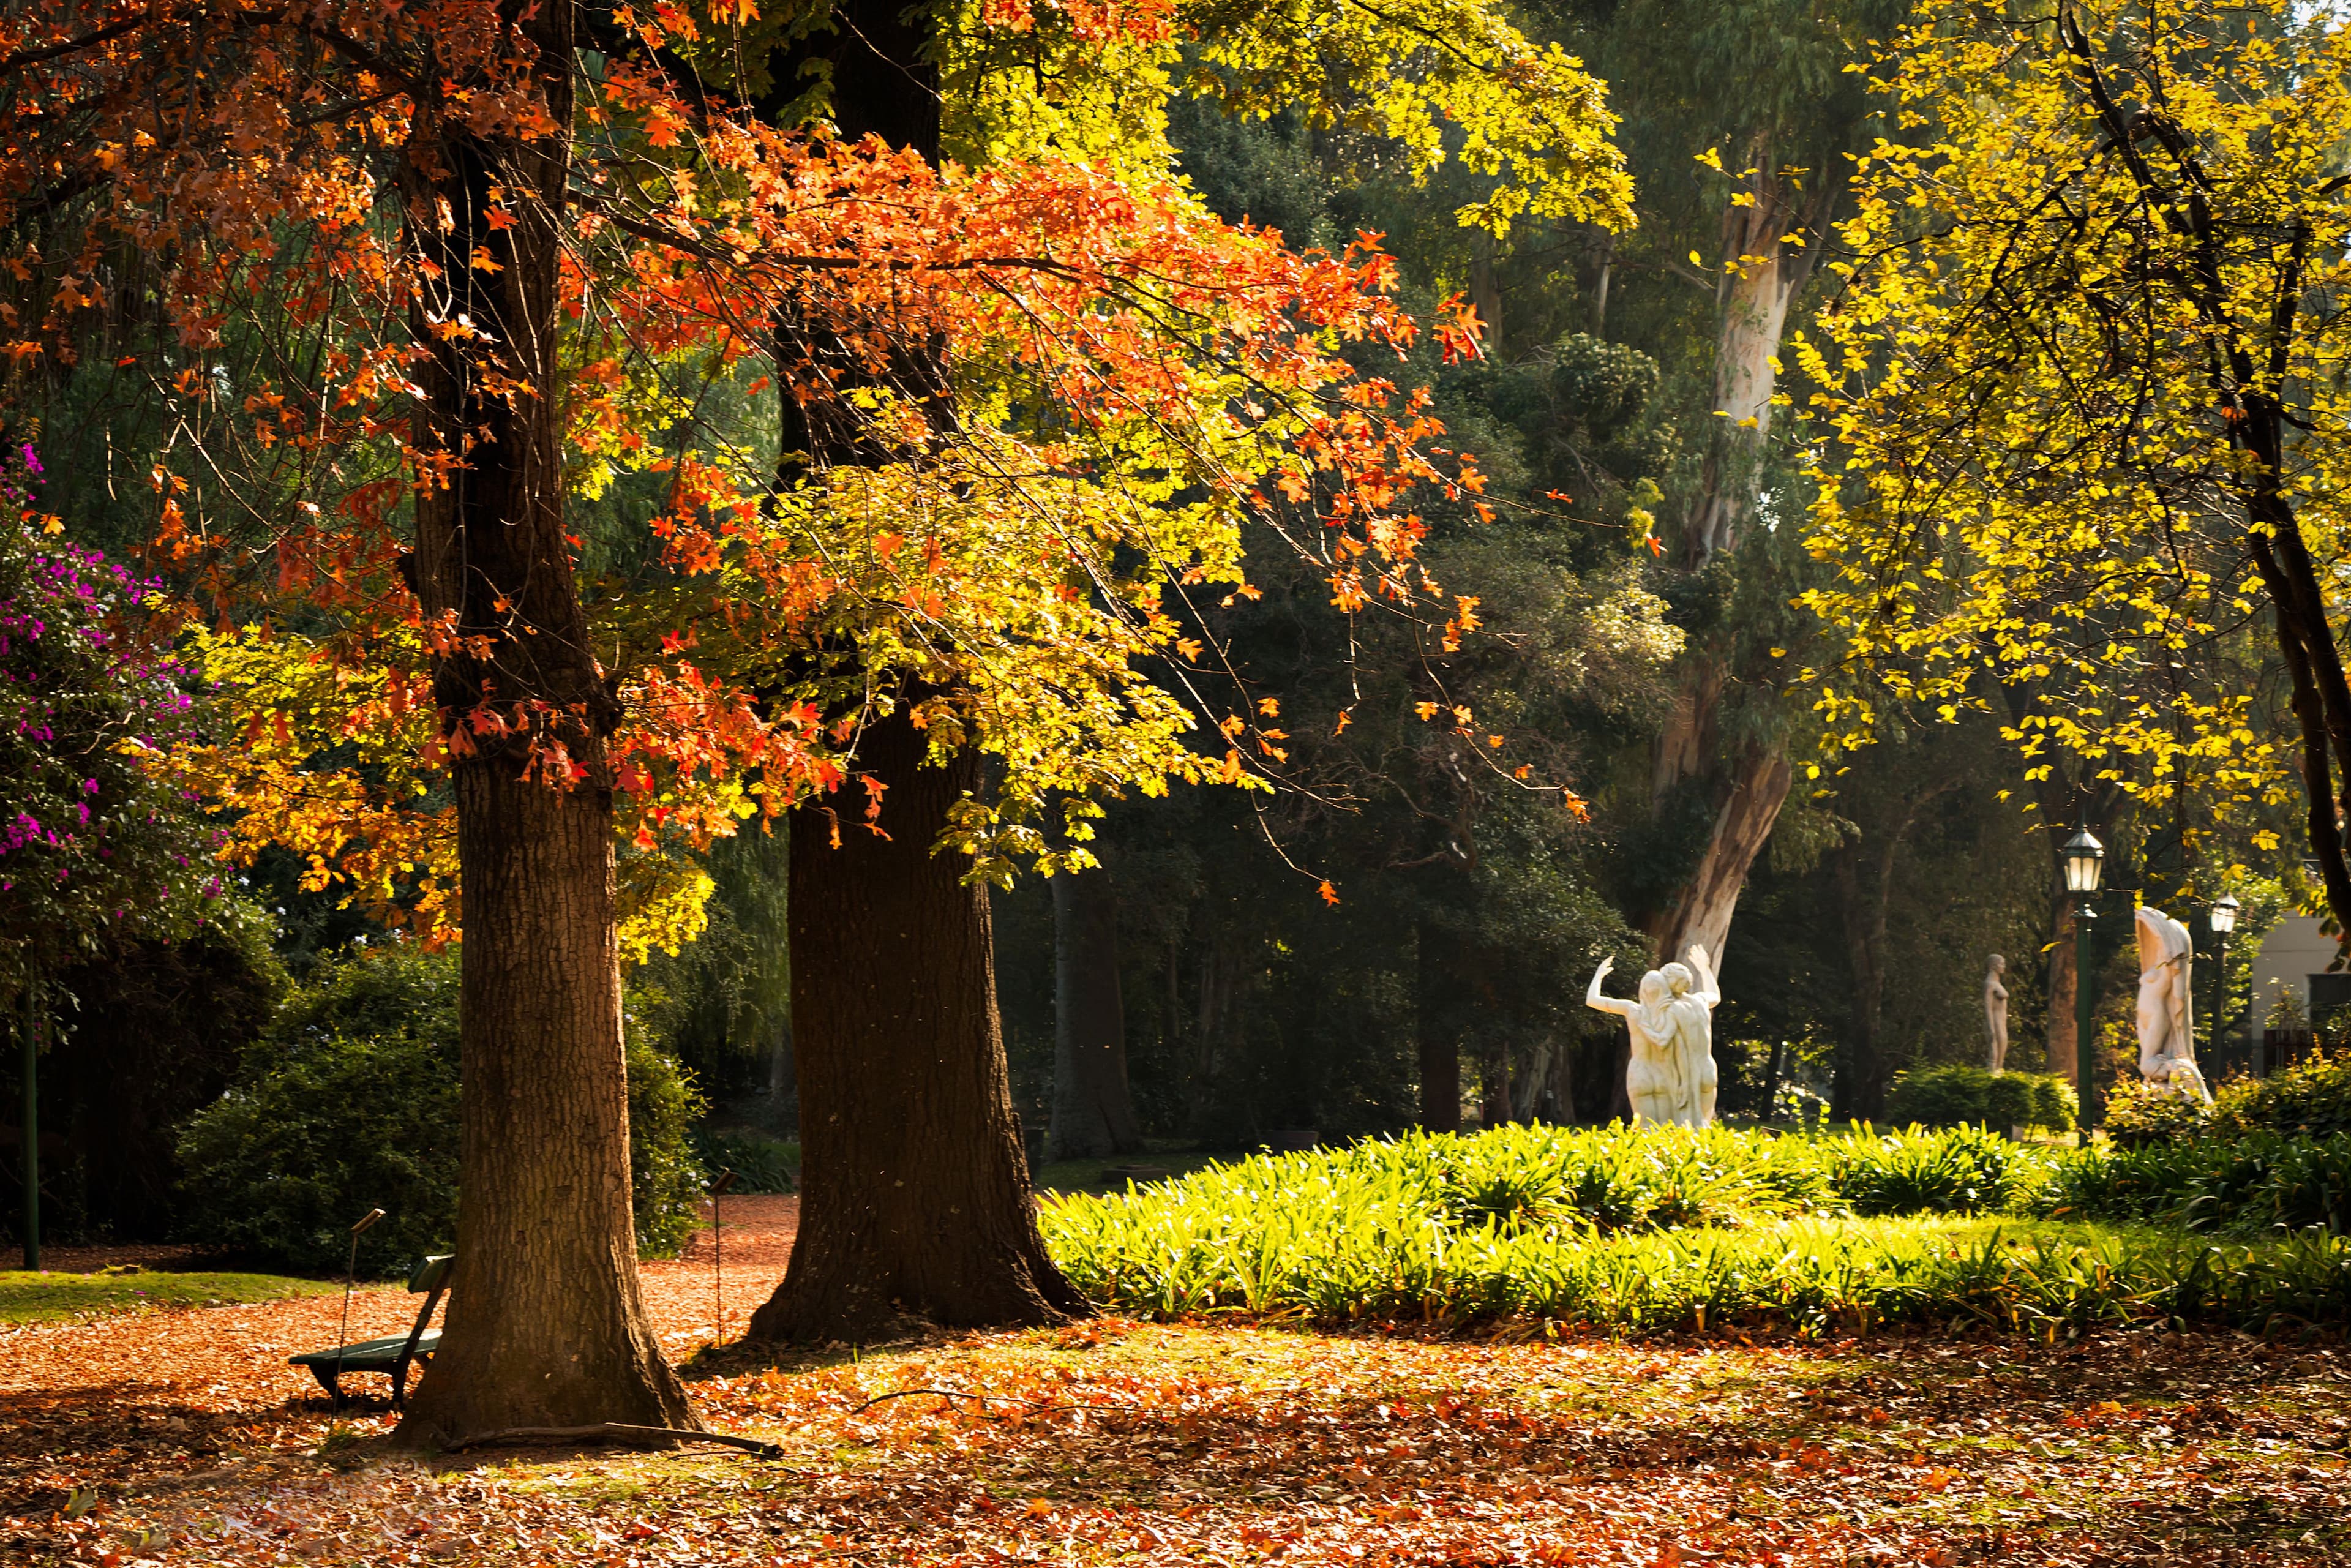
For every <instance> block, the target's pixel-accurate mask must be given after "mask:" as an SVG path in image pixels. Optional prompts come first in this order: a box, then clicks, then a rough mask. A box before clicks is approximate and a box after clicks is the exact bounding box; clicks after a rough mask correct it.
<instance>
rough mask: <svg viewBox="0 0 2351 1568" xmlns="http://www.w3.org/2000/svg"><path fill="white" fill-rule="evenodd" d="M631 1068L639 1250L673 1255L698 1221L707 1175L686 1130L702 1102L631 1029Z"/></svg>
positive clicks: (672, 1063) (690, 1082) (668, 1059)
mask: <svg viewBox="0 0 2351 1568" xmlns="http://www.w3.org/2000/svg"><path fill="white" fill-rule="evenodd" d="M624 1051H625V1055H626V1060H627V1063H628V1072H629V1188H630V1192H631V1195H632V1203H633V1205H634V1207H635V1209H636V1222H637V1251H638V1252H639V1254H641V1255H642V1256H645V1257H651V1258H667V1257H672V1256H674V1255H675V1253H676V1252H677V1249H679V1248H681V1247H683V1246H684V1245H685V1241H686V1238H687V1237H689V1236H692V1235H693V1234H694V1229H695V1225H696V1224H697V1223H699V1219H700V1209H699V1207H698V1205H699V1204H700V1202H701V1199H702V1188H703V1183H704V1180H705V1178H704V1176H703V1173H702V1166H701V1164H700V1163H699V1162H698V1161H696V1160H695V1157H694V1148H693V1145H691V1144H690V1143H688V1142H687V1139H686V1134H687V1131H688V1129H690V1128H691V1127H692V1126H693V1124H694V1121H695V1117H697V1116H699V1115H701V1114H702V1113H703V1109H704V1105H703V1099H702V1094H701V1092H700V1091H698V1090H697V1089H695V1084H694V1078H693V1075H692V1074H691V1073H688V1072H687V1071H685V1070H684V1068H682V1067H680V1066H679V1065H678V1064H677V1059H676V1058H674V1057H672V1056H667V1055H664V1053H663V1052H661V1051H657V1050H655V1049H654V1048H653V1044H652V1043H651V1042H650V1041H648V1040H644V1039H643V1037H642V1036H640V1035H638V1034H636V1033H635V1032H634V1031H632V1032H631V1033H630V1034H629V1036H628V1038H627V1042H626V1045H625V1047H624Z"/></svg>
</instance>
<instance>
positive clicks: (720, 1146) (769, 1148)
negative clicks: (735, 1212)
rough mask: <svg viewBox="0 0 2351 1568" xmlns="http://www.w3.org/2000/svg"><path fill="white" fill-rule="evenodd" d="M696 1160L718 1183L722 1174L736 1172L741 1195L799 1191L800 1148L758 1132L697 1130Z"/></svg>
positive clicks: (736, 1181)
mask: <svg viewBox="0 0 2351 1568" xmlns="http://www.w3.org/2000/svg"><path fill="white" fill-rule="evenodd" d="M691 1137H692V1141H693V1144H694V1155H695V1158H696V1159H698V1160H700V1161H701V1162H702V1168H703V1169H704V1170H705V1171H707V1172H708V1173H709V1175H710V1179H711V1180H713V1181H716V1179H717V1178H718V1173H719V1172H720V1171H733V1172H734V1173H735V1190H736V1191H737V1192H794V1191H797V1190H798V1189H799V1168H800V1146H799V1145H798V1144H791V1143H784V1142H781V1141H779V1140H778V1139H775V1138H767V1137H762V1136H760V1135H759V1134H757V1133H714V1132H711V1131H710V1130H708V1129H707V1128H703V1127H696V1128H695V1130H694V1132H693V1134H691Z"/></svg>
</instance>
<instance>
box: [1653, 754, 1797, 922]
mask: <svg viewBox="0 0 2351 1568" xmlns="http://www.w3.org/2000/svg"><path fill="white" fill-rule="evenodd" d="M1794 778H1795V771H1794V769H1793V768H1791V767H1790V766H1789V763H1788V759H1787V758H1786V757H1784V756H1782V754H1781V753H1780V751H1779V750H1778V749H1777V748H1776V747H1767V746H1764V745H1761V744H1760V743H1758V744H1753V745H1750V746H1749V747H1747V748H1746V749H1745V750H1744V751H1743V752H1741V753H1740V758H1739V760H1738V764H1737V768H1736V770H1735V771H1734V772H1733V773H1732V775H1731V778H1730V781H1729V792H1728V793H1727V794H1726V795H1725V797H1724V799H1723V802H1722V805H1721V807H1720V809H1719V810H1718V811H1717V812H1716V814H1715V819H1714V831H1713V832H1712V833H1711V834H1710V835H1708V839H1707V844H1706V852H1705V853H1704V854H1703V855H1701V856H1700V857H1699V859H1698V869H1697V870H1696V871H1695V872H1693V873H1691V875H1690V879H1689V881H1688V882H1687V883H1685V884H1684V885H1683V887H1682V891H1681V895H1680V897H1678V898H1677V899H1676V900H1675V902H1674V906H1673V908H1672V909H1671V910H1669V911H1668V912H1667V915H1666V917H1665V919H1664V921H1663V922H1662V923H1660V925H1658V927H1657V929H1656V937H1657V961H1658V962H1659V963H1661V964H1663V963H1667V962H1670V961H1671V960H1673V959H1677V958H1678V957H1680V956H1682V955H1683V954H1684V953H1686V952H1687V951H1688V950H1689V949H1690V948H1691V947H1692V946H1703V947H1704V948H1705V949H1706V950H1707V952H1708V954H1709V955H1710V956H1712V957H1713V958H1714V960H1715V962H1716V963H1717V964H1718V965H1719V963H1720V962H1721V960H1722V950H1723V948H1724V946H1726V945H1728V943H1729V940H1730V918H1731V916H1732V915H1734V914H1736V913H1737V912H1738V909H1739V892H1740V888H1741V887H1743V886H1745V885H1746V882H1747V873H1748V870H1749V868H1750V867H1751V866H1753V865H1754V863H1755V857H1756V855H1757V854H1759V853H1761V851H1762V848H1763V845H1764V843H1765V841H1768V840H1769V839H1770V838H1771V825H1772V824H1773V823H1774V822H1776V821H1779V820H1780V808H1781V806H1782V804H1784V803H1785V802H1786V800H1787V799H1788V787H1789V785H1790V783H1791V782H1792V781H1793V779H1794Z"/></svg>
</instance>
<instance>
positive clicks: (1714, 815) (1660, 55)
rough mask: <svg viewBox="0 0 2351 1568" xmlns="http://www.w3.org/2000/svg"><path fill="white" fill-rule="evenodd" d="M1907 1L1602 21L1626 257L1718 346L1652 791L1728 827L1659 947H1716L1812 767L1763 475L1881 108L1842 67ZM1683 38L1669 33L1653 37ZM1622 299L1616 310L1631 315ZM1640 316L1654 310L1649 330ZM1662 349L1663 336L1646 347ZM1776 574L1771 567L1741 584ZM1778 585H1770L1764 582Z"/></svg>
mask: <svg viewBox="0 0 2351 1568" xmlns="http://www.w3.org/2000/svg"><path fill="white" fill-rule="evenodd" d="M1899 15H1900V6H1899V5H1895V4H1889V3H1886V0H1843V3H1841V4H1837V5H1828V6H1822V5H1799V4H1793V3H1792V0H1628V3H1626V4H1624V5H1618V6H1615V7H1614V8H1612V9H1611V10H1610V11H1608V12H1607V13H1606V14H1605V16H1604V18H1603V19H1602V20H1600V21H1598V22H1597V23H1595V24H1594V31H1595V33H1596V34H1597V36H1598V37H1599V38H1600V40H1601V43H1600V46H1599V47H1598V48H1597V50H1596V51H1595V53H1596V56H1597V57H1598V59H1599V60H1600V62H1601V65H1602V68H1603V69H1604V71H1606V72H1607V74H1608V75H1609V76H1610V78H1611V80H1612V82H1614V83H1616V84H1617V85H1618V87H1619V90H1620V93H1621V96H1622V102H1623V105H1624V107H1625V111H1626V113H1627V116H1628V135H1627V138H1626V140H1627V142H1628V144H1629V145H1634V146H1637V147H1639V148H1640V149H1642V156H1641V158H1640V160H1639V161H1638V162H1637V163H1636V170H1637V173H1638V176H1639V178H1640V179H1641V182H1642V201H1641V205H1642V208H1643V214H1644V219H1645V222H1644V227H1643V233H1642V234H1641V235H1636V236H1635V240H1636V243H1635V245H1633V246H1628V247H1617V246H1611V247H1610V249H1609V253H1608V255H1609V267H1610V268H1611V270H1614V271H1616V272H1619V273H1622V272H1625V271H1627V270H1637V271H1639V272H1644V273H1646V274H1648V275H1650V276H1651V277H1655V278H1656V279H1657V281H1658V283H1659V284H1660V285H1662V286H1663V287H1671V288H1674V289H1678V290H1687V288H1688V287H1689V286H1690V285H1693V284H1694V285H1696V287H1697V288H1698V289H1699V290H1702V291H1703V298H1704V299H1705V300H1706V301H1707V304H1706V306H1705V307H1704V319H1702V320H1699V321H1693V322H1690V323H1688V324H1687V331H1688V333H1689V335H1690V336H1693V337H1698V336H1700V335H1702V336H1703V340H1704V341H1706V342H1707V343H1708V349H1707V350H1706V360H1707V364H1708V371H1707V372H1706V373H1707V377H1708V392H1707V402H1706V406H1705V409H1704V413H1703V416H1702V417H1703V420H1704V423H1703V424H1702V425H1701V426H1700V428H1699V431H1698V440H1699V441H1700V442H1701V443H1702V445H1701V447H1700V453H1699V461H1698V466H1697V469H1696V472H1695V473H1694V474H1688V475H1687V476H1685V478H1684V484H1683V486H1681V487H1680V489H1679V493H1678V495H1677V497H1676V499H1677V500H1678V502H1679V504H1680V517H1679V522H1678V527H1677V528H1668V529H1664V530H1662V531H1661V533H1660V535H1659V537H1658V545H1657V548H1658V549H1660V551H1661V552H1662V551H1664V550H1666V549H1667V548H1668V541H1667V538H1666V537H1665V536H1666V535H1667V534H1670V535H1672V536H1673V538H1672V543H1671V547H1670V548H1671V559H1672V561H1673V564H1674V566H1675V567H1676V568H1677V569H1678V570H1679V571H1680V572H1682V573H1685V574H1687V577H1686V578H1685V580H1683V581H1682V582H1681V583H1679V584H1678V585H1677V587H1676V588H1675V589H1674V594H1675V597H1676V598H1677V600H1678V601H1680V602H1681V603H1682V605H1683V606H1684V612H1683V615H1684V621H1685V624H1686V625H1687V627H1688V629H1689V632H1690V636H1689V641H1688V646H1687V651H1686V652H1685V653H1684V655H1683V660H1682V667H1681V672H1680V680H1679V692H1678V695H1677V699H1676V703H1675V706H1674V711H1673V713H1672V716H1671V717H1670V718H1669V719H1668V720H1667V724H1666V725H1665V727H1664V728H1663V729H1662V731H1661V732H1660V733H1659V734H1658V736H1657V737H1656V742H1655V744H1654V746H1653V747H1652V754H1651V763H1652V766H1651V769H1650V782H1649V796H1650V809H1651V813H1652V816H1653V818H1655V819H1656V821H1658V822H1659V824H1660V825H1663V824H1665V823H1667V822H1668V821H1671V820H1673V819H1676V818H1677V817H1679V816H1680V815H1682V814H1683V813H1684V812H1686V811H1687V810H1692V809H1694V808H1693V802H1696V807H1695V809H1701V810H1704V811H1705V812H1706V814H1707V815H1708V818H1709V820H1710V824H1711V825H1710V828H1709V830H1708V832H1707V833H1706V834H1705V835H1704V837H1703V838H1702V839H1700V840H1699V841H1698V843H1697V844H1695V845H1694V846H1692V848H1693V854H1692V858H1691V860H1690V862H1689V863H1688V864H1687V869H1686V870H1685V871H1684V872H1683V873H1682V875H1681V876H1680V877H1679V878H1678V880H1677V885H1676V886H1675V887H1674V888H1672V889H1671V890H1670V892H1669V894H1667V896H1666V897H1664V898H1662V899H1661V900H1659V901H1658V902H1657V904H1656V906H1655V907H1654V908H1652V909H1650V910H1648V911H1647V912H1646V916H1647V924H1648V926H1649V930H1650V935H1651V936H1652V937H1653V938H1654V940H1655V943H1656V956H1658V957H1659V958H1660V959H1664V958H1671V957H1677V956H1680V954H1681V953H1682V952H1683V950H1685V949H1686V948H1687V947H1688V946H1691V945H1692V944H1698V945H1701V946H1705V947H1706V948H1707V950H1708V952H1709V953H1712V954H1714V955H1715V956H1716V957H1717V958H1718V959H1720V957H1721V956H1722V955H1723V953H1724V951H1725V949H1726V947H1727V946H1728V945H1729V934H1730V927H1731V924H1732V920H1733V917H1734V915H1736V913H1737V909H1738V901H1739V894H1740V889H1741V887H1742V886H1743V885H1744V884H1745V882H1746V879H1747V874H1748V872H1749V870H1750V867H1751V866H1752V865H1753V864H1754V862H1755V857H1756V856H1757V855H1758V854H1759V853H1760V852H1761V850H1762V848H1763V845H1764V843H1765V842H1766V841H1768V840H1769V838H1770V836H1771V829H1772V826H1773V824H1774V823H1775V822H1776V821H1777V820H1778V818H1779V814H1780V810H1781V808H1782V805H1783V804H1784V803H1785V802H1786V800H1787V799H1788V795H1789V790H1790V789H1791V788H1792V785H1793V784H1794V783H1795V782H1796V771H1797V770H1796V768H1793V767H1792V764H1791V761H1790V735H1789V732H1790V730H1791V729H1792V727H1795V725H1796V720H1795V719H1794V717H1793V716H1791V715H1789V714H1787V713H1785V712H1783V711H1782V703H1781V696H1780V694H1781V688H1782V685H1783V684H1784V675H1785V669H1786V666H1785V665H1784V664H1782V663H1780V662H1779V661H1778V660H1777V659H1776V658H1775V656H1774V655H1772V654H1771V653H1770V650H1771V648H1772V647H1774V646H1782V647H1784V646H1786V645H1787V643H1788V642H1789V639H1788V637H1787V635H1786V634H1785V633H1786V628H1785V620H1786V618H1785V616H1784V615H1783V613H1782V612H1781V607H1780V606H1779V605H1778V604H1777V603H1774V602H1772V601H1773V600H1774V599H1784V597H1785V596H1786V591H1787V590H1788V586H1789V578H1790V575H1791V574H1790V570H1789V569H1790V566H1791V565H1792V562H1789V561H1787V560H1785V559H1761V560H1758V559H1754V558H1755V557H1756V555H1757V554H1758V553H1761V554H1763V555H1766V556H1771V555H1774V554H1783V553H1784V552H1778V551H1774V550H1773V549H1772V548H1771V547H1772V546H1773V545H1774V543H1775V542H1776V541H1774V540H1772V539H1771V538H1764V539H1761V540H1760V541H1755V542H1757V543H1758V544H1759V545H1760V546H1761V551H1760V552H1759V551H1756V550H1750V549H1747V546H1748V544H1749V543H1750V538H1749V536H1750V532H1751V531H1752V530H1751V528H1750V525H1751V523H1752V521H1753V519H1754V517H1755V516H1756V512H1757V508H1758V507H1759V505H1760V504H1761V500H1762V498H1763V496H1764V494H1765V492H1766V490H1767V489H1768V488H1769V487H1770V486H1771V484H1773V483H1774V482H1775V476H1777V475H1780V474H1782V473H1784V471H1785V469H1786V467H1787V465H1786V463H1785V460H1784V458H1783V457H1782V456H1781V455H1780V453H1781V449H1782V447H1783V446H1784V444H1785V443H1784V441H1782V442H1780V443H1778V444H1775V443H1774V440H1773V435H1774V431H1773V414H1774V411H1775V408H1776V406H1777V405H1778V404H1779V403H1780V402H1782V401H1784V400H1783V399H1782V396H1781V393H1780V386H1779V372H1780V368H1781V362H1782V352H1783V350H1784V348H1785V345H1786V343H1787V340H1788V337H1789V334H1790V331H1791V330H1792V327H1793V326H1794V325H1795V324H1796V323H1797V322H1798V320H1799V319H1801V310H1800V301H1801V299H1802V296H1803V294H1804V291H1805V288H1806V287H1807V285H1808V284H1809V282H1810V281H1811V279H1812V277H1813V269H1814V266H1815V262H1816V258H1817V257H1818V256H1820V255H1821V253H1822V251H1823V248H1824V244H1825V241H1826V239H1827V236H1828V227H1827V225H1828V222H1829V220H1830V217H1831V215H1832V214H1833V213H1834V209H1835V206H1836V204H1837V201H1838V198H1839V193H1840V192H1841V190H1842V188H1843V180H1842V172H1843V168H1844V160H1845V158H1846V157H1847V155H1848V154H1849V153H1850V152H1853V151H1855V150H1856V149H1857V148H1858V147H1860V146H1862V145H1865V144H1866V125H1867V122H1868V120H1869V117H1870V115H1871V114H1873V113H1874V112H1875V108H1874V106H1873V105H1872V104H1871V103H1870V102H1869V100H1868V99H1867V96H1866V94H1865V91H1864V89H1863V88H1862V85H1861V83H1860V82H1859V81H1858V80H1857V79H1856V78H1854V77H1852V76H1850V75H1848V74H1846V73H1845V71H1844V67H1845V66H1846V65H1847V64H1848V62H1849V61H1850V60H1851V59H1852V58H1853V57H1854V53H1855V50H1856V49H1857V48H1858V47H1861V44H1862V40H1864V39H1866V38H1868V37H1875V36H1876V35H1877V34H1878V33H1879V32H1881V31H1882V30H1884V29H1885V28H1886V27H1889V26H1892V25H1893V24H1894V23H1895V21H1896V19H1897V18H1898V16H1899ZM1659 37H1671V38H1673V39H1675V40H1676V46H1677V47H1673V48H1670V49H1660V48H1657V47H1656V44H1655V40H1656V39H1657V38H1659ZM1623 314H1624V313H1623V311H1622V309H1621V308H1620V310H1619V315H1620V317H1621V316H1622V315H1623ZM1635 330H1637V328H1635ZM1645 346H1649V347H1652V349H1653V350H1654V351H1656V352H1658V353H1659V356H1660V357H1661V358H1663V357H1665V350H1664V347H1663V346H1662V345H1656V344H1645ZM1747 577H1760V578H1761V579H1763V580H1765V581H1764V582H1763V583H1746V582H1739V581H1727V580H1726V579H1732V580H1736V579H1743V578H1747ZM1759 587H1760V588H1763V589H1764V590H1765V591H1760V592H1759V591H1757V590H1758V588H1759Z"/></svg>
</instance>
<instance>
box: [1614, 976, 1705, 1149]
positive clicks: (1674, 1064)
mask: <svg viewBox="0 0 2351 1568" xmlns="http://www.w3.org/2000/svg"><path fill="white" fill-rule="evenodd" d="M1687 956H1688V958H1689V962H1688V963H1687V964H1667V966H1666V967H1663V968H1661V969H1652V970H1650V971H1649V972H1648V973H1647V974H1646V975H1643V976H1642V977H1641V988H1640V999H1639V1000H1638V1001H1625V1000H1623V999H1621V998H1616V997H1608V996H1603V995H1601V992H1600V982H1601V981H1603V980H1604V979H1606V978H1607V977H1608V976H1609V975H1610V973H1611V972H1612V971H1614V968H1615V967H1616V961H1615V960H1614V959H1613V958H1603V959H1602V960H1600V967H1599V968H1597V969H1595V970H1594V971H1593V975H1592V984H1591V986H1590V987H1589V988H1587V989H1586V990H1585V991H1584V993H1583V1004H1584V1006H1586V1007H1588V1008H1593V1009H1596V1010H1598V1011H1600V1012H1604V1013H1618V1014H1621V1015H1623V1017H1624V1019H1625V1028H1626V1029H1627V1030H1629V1031H1630V1032H1631V1034H1632V1037H1633V1059H1632V1064H1631V1065H1630V1066H1629V1067H1627V1068H1626V1069H1625V1092H1626V1094H1627V1095H1628V1097H1629V1098H1630V1099H1631V1100H1632V1102H1633V1120H1634V1121H1635V1123H1644V1122H1656V1123H1662V1124H1673V1125H1677V1126H1683V1127H1704V1126H1707V1125H1708V1124H1711V1123H1712V1122H1713V1121H1714V1095H1715V1088H1716V1085H1717V1083H1718V1082H1719V1081H1720V1074H1719V1072H1718V1071H1716V1068H1715V1065H1714V1009H1715V1005H1716V1004H1717V1003H1719V1002H1720V1001H1721V1000H1722V988H1721V987H1720V985H1719V983H1717V981H1716V979H1715V976H1714V967H1713V966H1712V965H1711V964H1709V963H1708V961H1707V956H1706V949H1705V948H1703V947H1696V946H1694V947H1692V948H1691V949H1690V950H1689V953H1688V955H1687Z"/></svg>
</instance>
